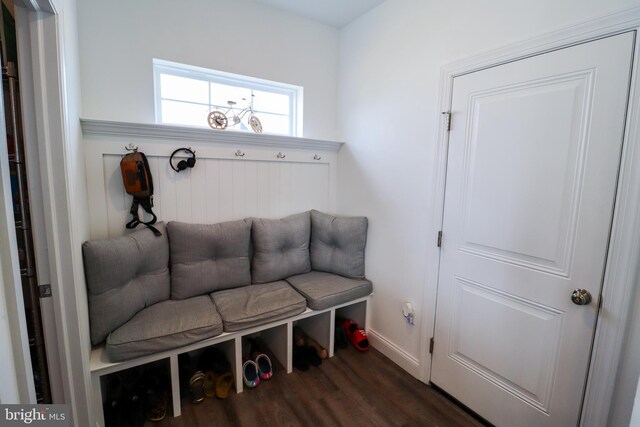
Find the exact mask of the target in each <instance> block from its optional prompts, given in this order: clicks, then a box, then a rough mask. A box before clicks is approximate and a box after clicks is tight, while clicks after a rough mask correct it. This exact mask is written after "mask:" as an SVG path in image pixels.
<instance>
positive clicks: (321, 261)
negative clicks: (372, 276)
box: [309, 210, 369, 279]
mask: <svg viewBox="0 0 640 427" xmlns="http://www.w3.org/2000/svg"><path fill="white" fill-rule="evenodd" d="M368 224H369V223H368V220H367V218H365V217H363V216H355V217H337V216H332V215H327V214H324V213H322V212H318V211H316V210H313V211H311V244H310V249H309V250H310V257H311V268H312V269H314V270H317V271H326V272H329V273H335V274H339V275H341V276H346V277H351V278H354V279H356V278H358V279H362V278H364V248H365V246H366V244H367V227H368Z"/></svg>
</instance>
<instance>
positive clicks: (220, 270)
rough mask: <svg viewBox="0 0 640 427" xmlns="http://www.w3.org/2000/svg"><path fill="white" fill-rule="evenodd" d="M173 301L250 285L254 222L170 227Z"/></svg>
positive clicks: (179, 224) (173, 222)
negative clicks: (250, 247) (252, 225)
mask: <svg viewBox="0 0 640 427" xmlns="http://www.w3.org/2000/svg"><path fill="white" fill-rule="evenodd" d="M167 228H168V230H169V241H170V247H171V298H172V299H185V298H189V297H193V296H197V295H204V294H208V293H210V292H213V291H217V290H222V289H229V288H235V287H238V286H244V285H249V284H251V271H250V263H249V242H250V240H251V235H250V233H251V220H240V221H230V222H223V223H219V224H206V225H204V224H185V223H182V222H175V221H172V222H170V223H169V225H168V226H167Z"/></svg>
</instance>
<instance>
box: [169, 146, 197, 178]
mask: <svg viewBox="0 0 640 427" xmlns="http://www.w3.org/2000/svg"><path fill="white" fill-rule="evenodd" d="M180 151H184V152H185V153H189V154H191V157H190V158H188V159H186V160H180V161H179V162H178V164H177V165H176V166H173V156H175V155H176V154H178V153H179V152H180ZM169 165H170V166H171V169H173V170H174V171H176V172H180V171H183V170H185V169H186V168H192V167H194V166H195V165H196V152H195V151H193V150H191V149H190V148H178V149H177V150H176V151H174V152H173V153H171V157H170V158H169Z"/></svg>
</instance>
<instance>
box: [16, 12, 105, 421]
mask: <svg viewBox="0 0 640 427" xmlns="http://www.w3.org/2000/svg"><path fill="white" fill-rule="evenodd" d="M14 1H15V3H16V6H20V7H22V8H23V9H22V10H21V11H19V13H17V14H16V15H17V17H16V28H17V30H18V31H19V32H21V35H22V36H23V37H24V39H26V38H27V37H28V39H29V40H28V43H29V48H30V49H25V50H22V49H21V51H20V53H21V54H22V53H25V52H27V51H30V58H29V59H30V61H28V62H29V65H30V67H29V68H30V72H31V73H32V76H30V77H31V78H29V76H26V75H23V72H25V71H26V70H21V75H20V77H21V80H22V85H23V86H25V87H24V89H23V90H24V91H25V92H29V94H30V101H32V102H30V103H29V104H30V105H27V106H25V107H27V108H31V109H32V110H33V111H32V112H31V113H30V115H29V116H28V115H27V114H25V117H24V119H25V124H26V125H27V126H29V123H28V122H29V120H30V123H31V124H32V125H33V124H35V133H33V132H32V137H34V138H36V139H37V163H38V164H39V166H40V182H39V184H40V186H41V189H42V191H41V196H42V200H41V202H42V208H43V211H44V224H42V225H43V228H44V230H43V231H44V237H45V240H46V245H47V247H46V252H47V255H48V258H49V259H48V266H47V267H48V270H49V280H50V282H51V287H52V297H51V302H50V304H51V307H52V308H53V317H54V320H55V331H54V335H55V341H56V342H57V350H58V354H56V355H55V356H58V363H59V372H58V374H59V380H58V381H59V383H61V384H62V390H60V392H61V394H62V395H61V396H56V400H58V401H59V402H63V403H66V404H68V405H69V406H70V417H71V420H72V425H74V426H93V425H95V424H96V423H95V416H94V413H93V404H92V398H91V390H92V387H91V376H90V373H89V354H90V351H91V346H90V341H89V332H88V321H87V319H86V294H85V293H84V292H85V284H84V270H83V266H82V254H81V249H80V243H81V242H82V240H83V238H85V237H86V236H88V229H89V227H88V209H87V206H85V205H84V204H83V203H82V198H83V197H86V194H85V193H86V188H84V187H83V188H81V189H79V188H78V186H77V185H76V183H77V182H78V181H77V180H78V179H84V178H85V177H86V173H85V171H84V169H83V170H82V171H78V170H76V169H74V166H76V167H77V159H84V153H83V152H82V148H83V147H82V144H81V139H82V134H81V129H80V120H79V117H78V115H77V108H78V105H76V104H77V103H78V101H79V100H78V99H74V98H73V97H72V96H70V93H71V92H73V93H75V92H74V91H75V90H76V89H77V88H76V87H70V85H78V84H79V83H78V82H77V81H76V80H74V79H72V78H70V77H68V76H69V73H70V72H71V70H70V69H73V68H76V64H74V63H73V61H74V58H75V55H77V52H75V50H74V49H75V48H76V47H75V45H74V44H75V42H76V40H75V39H76V38H77V33H76V32H75V23H76V10H75V9H76V1H75V0H14ZM65 8H66V9H65ZM18 27H20V28H18ZM27 86H28V87H27ZM74 159H75V160H76V162H75V163H74V161H73V160H74ZM81 165H82V166H83V165H84V162H81ZM34 225H35V224H34ZM47 344H48V343H47ZM47 351H50V348H49V347H47ZM50 362H51V360H50ZM59 394H60V393H59Z"/></svg>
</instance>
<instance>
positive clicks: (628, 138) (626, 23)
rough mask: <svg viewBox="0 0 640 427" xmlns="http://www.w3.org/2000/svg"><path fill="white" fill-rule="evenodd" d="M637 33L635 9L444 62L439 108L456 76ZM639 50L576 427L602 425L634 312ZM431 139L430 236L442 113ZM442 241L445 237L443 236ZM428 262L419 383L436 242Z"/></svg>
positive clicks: (639, 205) (435, 226)
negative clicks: (433, 141)
mask: <svg viewBox="0 0 640 427" xmlns="http://www.w3.org/2000/svg"><path fill="white" fill-rule="evenodd" d="M638 30H640V7H638V8H632V9H628V10H625V11H622V12H619V13H615V14H612V15H608V16H605V17H602V18H598V19H594V20H591V21H588V22H584V23H581V24H578V25H574V26H571V27H569V28H566V29H562V30H559V31H555V32H552V33H549V34H545V35H542V36H539V37H536V38H533V39H530V40H526V41H524V42H520V43H516V44H513V45H510V46H506V47H503V48H499V49H495V50H492V51H489V52H487V53H484V54H481V55H476V56H473V57H471V58H467V59H464V60H460V61H456V62H453V63H450V64H447V65H445V66H443V67H442V68H441V72H440V83H439V88H440V93H439V108H440V110H439V111H443V112H445V111H449V108H450V105H451V95H452V92H453V79H454V78H455V77H457V76H461V75H463V74H468V73H471V72H474V71H479V70H482V69H485V68H489V67H493V66H496V65H501V64H504V63H506V62H512V61H515V60H518V59H523V58H527V57H530V56H534V55H539V54H543V53H546V52H549V51H552V50H556V49H559V48H563V47H567V46H571V45H575V44H579V43H584V42H588V41H590V40H595V39H599V38H602V37H607V36H611V35H615V34H619V33H622V32H626V31H636V32H638ZM639 45H640V43H639V42H638V40H637V39H636V45H635V52H634V62H633V67H634V73H632V79H631V92H630V97H629V108H628V111H627V122H626V128H625V137H624V145H623V152H622V161H621V166H620V176H619V181H618V189H617V196H616V204H615V212H614V217H613V226H612V230H611V236H610V241H609V253H608V258H607V264H606V274H605V278H604V283H603V289H602V298H603V299H602V307H601V310H600V314H599V318H598V323H597V326H596V331H595V338H594V344H593V352H592V357H591V364H590V369H589V377H588V380H587V387H586V391H585V397H584V403H583V410H582V418H581V423H580V425H581V426H583V427H587V426H594V427H597V426H604V425H607V419H608V416H609V410H610V407H611V399H612V396H613V394H614V387H615V382H616V375H617V372H618V369H619V367H620V365H621V363H620V355H621V354H622V351H623V350H624V340H625V332H626V329H627V322H628V320H629V319H630V318H631V314H632V312H631V304H630V302H631V300H632V297H633V293H634V288H635V286H636V283H637V277H638V266H637V260H638V259H640V215H639V213H640V86H639V85H640V83H639V82H638V79H637V75H638V71H637V70H638V66H639V56H640V55H639V53H640V49H639ZM452 120H453V126H455V125H456V124H455V117H453V118H452ZM436 138H437V139H436V141H437V144H436V152H435V158H434V163H433V165H432V166H433V167H432V170H433V171H434V172H433V176H432V182H433V183H434V187H433V191H432V194H433V199H432V203H433V206H434V211H433V212H432V217H431V218H432V219H431V221H430V227H429V233H430V234H429V236H430V237H433V236H436V234H437V232H438V231H439V230H441V227H442V219H443V218H442V216H443V212H444V192H445V179H446V169H447V147H448V141H449V135H448V132H447V131H446V117H445V116H444V115H443V117H442V120H441V121H440V125H439V126H438V130H437V135H436ZM444 238H445V239H446V236H444ZM427 257H428V259H430V260H435V261H434V265H435V266H436V267H437V268H433V269H432V271H431V272H429V273H428V274H427V281H426V284H425V295H424V299H423V311H424V312H425V313H433V316H424V319H423V323H422V327H423V330H424V331H425V336H424V337H423V340H422V345H421V348H420V360H421V361H424V363H421V372H420V374H421V379H422V380H423V381H425V382H428V381H429V379H430V377H431V355H430V354H429V338H430V337H432V336H433V331H434V325H435V307H436V296H437V287H438V271H439V265H440V251H439V249H438V248H437V247H436V245H433V246H431V247H429V248H428V253H427ZM568 297H569V296H567V298H568Z"/></svg>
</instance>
